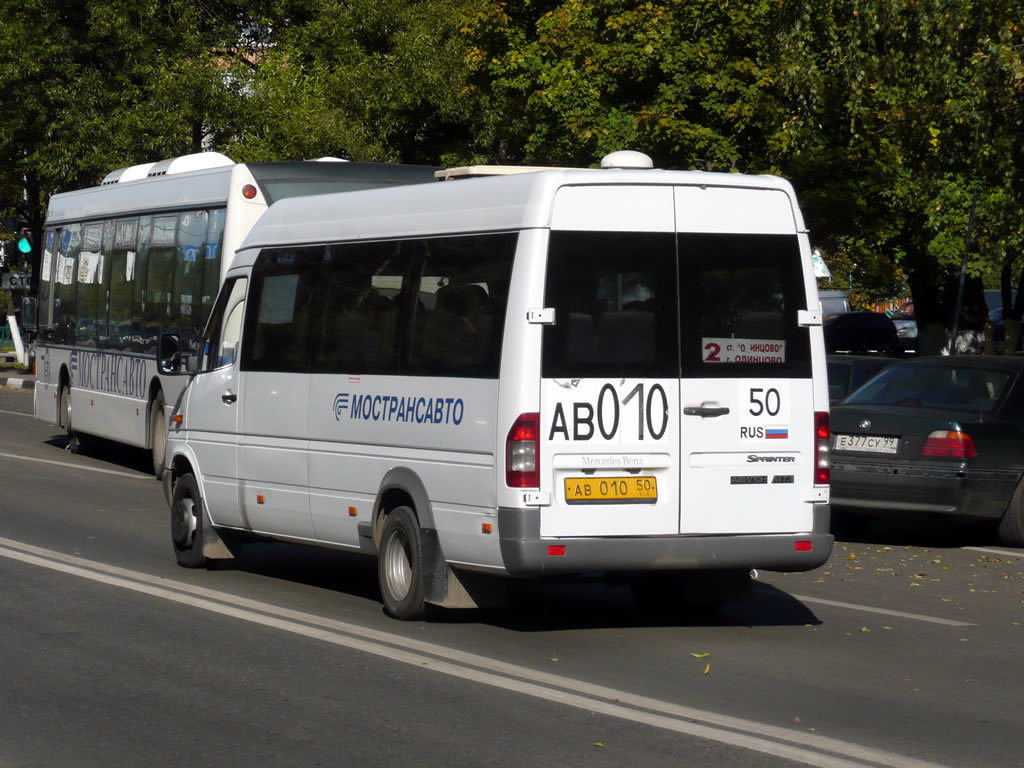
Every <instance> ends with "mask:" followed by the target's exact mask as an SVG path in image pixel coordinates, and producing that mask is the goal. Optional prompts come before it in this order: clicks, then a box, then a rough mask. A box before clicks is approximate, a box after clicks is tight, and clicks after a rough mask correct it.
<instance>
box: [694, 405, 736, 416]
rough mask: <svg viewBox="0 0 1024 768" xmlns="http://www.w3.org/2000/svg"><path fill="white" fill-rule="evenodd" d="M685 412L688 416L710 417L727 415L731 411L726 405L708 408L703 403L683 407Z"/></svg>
mask: <svg viewBox="0 0 1024 768" xmlns="http://www.w3.org/2000/svg"><path fill="white" fill-rule="evenodd" d="M683 413H684V414H686V415H687V416H700V417H701V418H705V419H706V418H708V417H709V416H725V415H726V414H727V413H729V409H728V408H726V407H725V406H720V407H718V408H708V407H706V406H703V405H688V406H686V407H685V408H683Z"/></svg>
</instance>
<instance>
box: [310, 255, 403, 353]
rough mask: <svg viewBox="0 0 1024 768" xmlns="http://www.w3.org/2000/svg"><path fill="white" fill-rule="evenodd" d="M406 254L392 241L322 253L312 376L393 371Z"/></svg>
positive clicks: (397, 340) (396, 349) (397, 351)
mask: <svg viewBox="0 0 1024 768" xmlns="http://www.w3.org/2000/svg"><path fill="white" fill-rule="evenodd" d="M411 251H412V249H411V248H410V247H408V244H407V243H403V242H394V241H392V242H378V243H343V244H340V245H332V246H330V248H329V249H328V250H327V251H326V252H325V253H324V264H323V280H322V281H321V283H320V289H319V293H318V298H317V305H316V309H315V312H314V315H315V317H316V321H315V322H314V323H313V371H314V372H315V373H345V372H359V373H396V372H397V365H398V360H399V355H400V344H399V342H400V339H399V334H398V331H399V328H400V327H401V326H400V323H399V317H400V316H404V315H405V313H404V312H403V311H402V310H403V297H404V296H405V295H406V294H407V293H408V292H409V268H410V260H411V259H410V252H411Z"/></svg>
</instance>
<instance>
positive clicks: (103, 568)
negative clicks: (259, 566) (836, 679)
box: [0, 538, 938, 768]
mask: <svg viewBox="0 0 1024 768" xmlns="http://www.w3.org/2000/svg"><path fill="white" fill-rule="evenodd" d="M0 556H2V557H7V558H10V559H13V560H18V561H21V562H25V563H29V564H32V565H37V566H40V567H44V568H49V569H51V570H55V571H60V572H62V573H67V574H71V575H74V576H79V577H81V578H86V579H90V580H92V581H97V582H100V583H105V584H108V585H111V586H116V587H121V588H123V589H129V590H132V591H135V592H140V593H143V594H148V595H150V596H153V597H158V598H161V599H164V600H170V601H173V602H176V603H180V604H183V605H188V606H191V607H194V608H200V609H203V610H206V611H211V612H213V613H218V614H221V615H224V616H230V617H233V618H238V619H241V620H243V621H249V622H252V623H255V624H260V625H263V626H266V627H270V628H274V629H279V630H283V631H286V632H291V633H293V634H297V635H301V636H304V637H309V638H312V639H316V640H321V641H323V642H327V643H331V644H333V645H337V646H342V647H345V648H351V649H353V650H358V651H363V652H365V653H371V654H373V655H376V656H380V657H382V658H386V659H389V660H391V661H397V662H401V663H404V664H410V665H413V666H416V667H418V668H420V669H430V670H433V671H435V672H440V673H442V674H446V675H450V676H453V677H458V678H461V679H464V680H470V681H473V682H477V683H481V684H484V685H489V686H492V687H495V688H500V689H503V690H508V691H512V692H515V693H520V694H523V695H526V696H532V697H534V698H539V699H543V700H545V701H551V702H555V703H560V704H564V705H567V706H571V707H575V708H577V709H582V710H586V711H590V712H600V713H602V714H606V715H608V716H610V717H617V718H620V719H623V720H628V721H631V722H637V723H641V724H645V725H650V726H653V727H656V728H662V729H665V730H669V731H673V732H676V733H681V734H686V735H688V736H694V737H697V738H703V739H708V740H711V741H715V742H719V743H723V744H728V745H731V746H737V747H742V748H744V749H749V750H752V751H756V752H760V753H762V754H770V755H774V756H777V757H782V758H785V759H789V760H793V761H795V762H800V763H805V764H807V765H817V766H825V767H826V768H865V766H872V765H876V766H893V768H936V766H937V765H938V764H936V763H929V762H926V761H923V760H917V759H915V758H910V757H904V756H902V755H897V754H894V753H891V752H886V751H883V750H877V749H873V748H871V747H864V746H861V745H858V744H853V743H851V742H845V741H840V740H838V739H831V738H828V737H824V736H818V735H816V734H810V733H803V732H801V731H795V730H789V729H785V728H780V727H777V726H770V725H764V724H762V723H757V722H754V721H752V720H744V719H741V718H736V717H731V716H728V715H720V714H716V713H714V712H709V711H706V710H700V709H696V708H692V707H686V706H681V705H677V704H673V703H671V702H667V701H660V700H657V699H652V698H648V697H644V696H639V695H635V694H632V693H629V692H626V691H618V690H615V689H613V688H605V687H604V686H599V685H594V684H590V683H586V682H582V681H579V680H573V679H572V678H568V677H562V676H559V675H553V674H550V673H545V672H538V671H536V670H532V669H530V668H528V667H520V666H517V665H514V664H510V663H507V662H501V661H498V660H496V659H489V658H487V657H484V656H478V655H476V654H472V653H468V652H463V651H458V650H455V649H452V648H446V647H445V646H441V645H435V644H433V643H428V642H425V641H422V640H414V639H410V638H405V637H402V636H400V635H394V634H391V633H388V632H382V631H380V630H374V629H370V628H368V627H362V626H359V625H357V624H351V623H347V622H341V621H337V620H333V619H325V618H322V617H320V616H316V615H313V614H306V613H301V612H298V611H292V610H289V609H286V608H281V607H279V606H276V605H272V604H270V603H262V602H259V601H255V600H251V599H248V598H243V597H237V596H234V595H230V594H227V593H222V592H216V591H214V590H210V589H205V588H203V587H199V586H196V585H192V584H185V583H182V582H177V581H173V580H168V579H161V578H158V577H155V576H150V575H148V574H144V573H139V572H136V571H129V570H126V569H123V568H118V567H116V566H108V565H105V564H103V563H97V562H92V561H89V560H85V559H83V558H78V557H74V556H71V555H64V554H60V553H56V552H51V551H49V550H45V549H42V548H39V547H34V546H32V545H29V544H23V543H21V542H17V541H13V540H9V539H3V538H0ZM854 761H855V762H854Z"/></svg>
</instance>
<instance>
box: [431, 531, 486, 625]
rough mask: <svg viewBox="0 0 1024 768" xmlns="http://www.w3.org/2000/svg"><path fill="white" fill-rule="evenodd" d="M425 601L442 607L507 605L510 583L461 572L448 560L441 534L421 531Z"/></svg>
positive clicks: (482, 575) (483, 575)
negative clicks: (507, 584) (507, 589)
mask: <svg viewBox="0 0 1024 768" xmlns="http://www.w3.org/2000/svg"><path fill="white" fill-rule="evenodd" d="M420 537H421V538H420V541H421V544H422V550H421V553H422V562H421V563H420V567H421V569H422V575H423V585H424V600H426V602H428V603H430V604H431V605H437V606H440V607H442V608H489V607H498V606H501V605H504V604H505V598H506V583H505V582H506V580H505V579H500V578H497V577H494V576H487V575H485V574H479V573H470V572H467V571H457V570H455V569H454V568H452V567H451V566H450V565H448V563H446V562H445V560H444V555H443V554H442V553H441V543H440V541H438V538H437V531H436V530H435V529H433V528H423V529H421V531H420Z"/></svg>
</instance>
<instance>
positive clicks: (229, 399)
mask: <svg viewBox="0 0 1024 768" xmlns="http://www.w3.org/2000/svg"><path fill="white" fill-rule="evenodd" d="M220 399H221V400H223V401H224V402H225V403H227V404H228V405H230V404H231V403H233V402H235V400H237V399H238V395H236V394H235V393H234V392H232V391H231V390H230V389H229V390H228V391H227V392H225V393H224V394H223V395H221V396H220Z"/></svg>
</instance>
